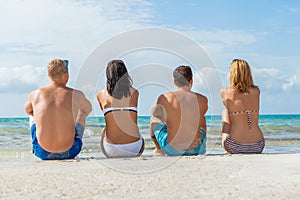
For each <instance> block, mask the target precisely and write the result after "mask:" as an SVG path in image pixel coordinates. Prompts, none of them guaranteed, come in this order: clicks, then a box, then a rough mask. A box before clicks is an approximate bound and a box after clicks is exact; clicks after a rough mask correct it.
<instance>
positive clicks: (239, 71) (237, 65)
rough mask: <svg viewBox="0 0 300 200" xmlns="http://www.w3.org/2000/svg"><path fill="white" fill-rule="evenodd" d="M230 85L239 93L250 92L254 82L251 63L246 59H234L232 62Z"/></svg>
mask: <svg viewBox="0 0 300 200" xmlns="http://www.w3.org/2000/svg"><path fill="white" fill-rule="evenodd" d="M230 87H231V88H232V89H234V90H236V91H237V92H238V93H248V92H249V91H248V89H249V88H250V87H255V88H257V86H256V85H254V83H253V79H252V75H251V70H250V66H249V64H248V63H247V62H246V61H245V60H240V59H234V60H233V61H232V63H231V64H230Z"/></svg>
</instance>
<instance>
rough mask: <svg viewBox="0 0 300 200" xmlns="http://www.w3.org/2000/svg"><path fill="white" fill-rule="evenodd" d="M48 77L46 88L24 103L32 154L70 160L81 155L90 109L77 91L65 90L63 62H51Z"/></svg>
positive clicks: (65, 79) (67, 73)
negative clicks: (28, 122) (29, 123)
mask: <svg viewBox="0 0 300 200" xmlns="http://www.w3.org/2000/svg"><path fill="white" fill-rule="evenodd" d="M48 76H49V78H50V80H51V83H50V85H49V86H47V87H43V88H40V89H37V90H35V91H33V92H31V93H30V94H29V96H28V100H27V102H26V103H25V111H26V112H27V113H28V114H29V115H30V116H31V117H30V118H32V119H33V124H32V125H31V137H32V150H33V153H34V154H35V155H36V156H37V157H39V158H40V159H42V160H61V159H72V158H74V157H76V156H77V155H78V154H79V153H80V151H81V147H82V136H83V132H84V127H85V120H86V117H87V116H88V114H89V113H90V112H91V110H92V106H91V104H90V102H89V101H88V100H87V98H86V97H85V95H84V94H83V93H82V92H81V91H78V90H74V89H72V88H69V87H67V86H66V84H67V82H68V80H69V70H68V61H67V60H60V59H54V60H52V61H51V62H50V63H49V64H48Z"/></svg>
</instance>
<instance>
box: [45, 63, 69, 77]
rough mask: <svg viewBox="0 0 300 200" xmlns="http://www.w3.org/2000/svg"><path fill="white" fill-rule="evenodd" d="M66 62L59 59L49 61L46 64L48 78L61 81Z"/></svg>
mask: <svg viewBox="0 0 300 200" xmlns="http://www.w3.org/2000/svg"><path fill="white" fill-rule="evenodd" d="M65 67H66V62H65V61H64V60H61V59H54V60H51V61H50V62H49V64H48V76H49V77H50V78H51V79H52V80H61V79H62V76H63V74H64V73H65V72H64V70H65Z"/></svg>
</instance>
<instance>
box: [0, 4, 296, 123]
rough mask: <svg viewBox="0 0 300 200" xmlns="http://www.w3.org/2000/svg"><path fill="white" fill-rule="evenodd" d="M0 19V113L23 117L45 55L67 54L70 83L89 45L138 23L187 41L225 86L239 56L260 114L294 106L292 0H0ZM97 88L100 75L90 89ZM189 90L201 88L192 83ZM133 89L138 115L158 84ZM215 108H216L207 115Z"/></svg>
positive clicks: (131, 62) (42, 77)
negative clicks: (138, 90) (254, 89)
mask: <svg viewBox="0 0 300 200" xmlns="http://www.w3.org/2000/svg"><path fill="white" fill-rule="evenodd" d="M0 24H1V32H0V98H1V103H2V106H1V107H0V116H10V117H13V116H26V115H25V112H24V109H23V105H24V102H25V101H26V99H27V95H28V93H29V92H30V91H32V90H34V89H36V88H38V87H42V86H45V85H47V84H48V83H49V80H48V77H47V71H46V67H47V63H48V62H49V61H50V60H51V59H53V58H68V59H69V60H70V65H71V66H70V75H71V78H70V82H69V84H68V85H69V86H71V87H72V86H74V83H75V82H76V77H77V76H78V73H79V71H80V68H81V66H82V65H83V63H84V62H85V60H86V59H87V57H88V56H89V55H90V53H91V52H92V51H93V50H94V49H96V48H97V47H98V46H99V45H101V44H102V43H103V42H104V41H107V40H109V39H110V38H112V37H114V36H116V35H119V34H122V33H124V32H126V31H128V30H135V29H139V28H146V27H157V28H167V29H170V30H174V31H177V32H179V33H181V34H184V35H186V36H187V37H189V38H190V39H191V40H193V41H195V42H196V43H197V44H199V46H201V47H202V48H203V49H204V50H205V51H206V53H207V55H208V56H209V57H210V59H211V60H212V61H213V63H214V64H215V67H216V68H217V70H218V73H219V74H220V75H221V77H222V79H223V82H224V85H225V86H228V82H229V81H228V69H229V64H230V62H231V60H232V59H234V58H242V59H246V60H247V61H248V62H249V64H250V65H251V67H252V72H253V76H254V81H255V83H256V84H257V85H258V86H259V87H260V89H261V113H262V114H268V113H300V103H299V99H300V92H299V91H300V68H299V63H300V62H299V61H300V46H299V44H300V2H299V1H297V0H293V1H292V0H285V1H284V0H282V1H280V0H278V1H273V0H253V1H238V0H228V1H223V0H218V1H215V0H211V1H208V0H207V1H204V0H195V1H159V0H155V1H146V0H133V1H119V0H116V1H109V0H103V1H100V0H98V1H97V0H89V1H80V0H77V1H71V0H65V1H61V0H43V1H38V0H24V1H21V0H11V1H1V7H0ZM145 39H147V38H145ZM160 55H161V56H160V60H155V62H161V63H164V64H166V65H168V66H174V67H176V65H177V63H178V64H179V62H183V61H180V60H178V59H175V58H173V57H172V56H168V55H164V54H160ZM145 57H147V59H145ZM156 57H158V56H157V55H156V54H155V53H153V54H146V55H144V57H141V56H128V58H127V60H125V62H126V64H127V67H128V68H129V70H130V69H134V68H135V67H136V65H137V63H138V64H139V65H141V64H142V63H143V61H144V60H151V59H152V58H153V59H154V58H156ZM124 59H126V57H124ZM135 59H140V60H139V61H137V60H135ZM175 61H176V62H175ZM180 64H183V63H180ZM166 76H169V75H166ZM133 81H135V80H133ZM195 82H196V83H197V81H195ZM102 87H104V84H103V82H102V83H101V81H100V83H99V85H98V86H97V88H99V89H100V88H102ZM194 89H195V90H196V91H197V92H203V93H204V94H206V93H205V91H202V90H201V87H200V86H199V85H198V86H197V85H195V87H194ZM141 90H142V92H141V97H140V103H139V105H140V108H139V109H140V114H142V115H149V112H150V110H151V105H152V104H153V103H154V102H155V99H156V98H157V96H158V95H159V93H160V92H164V91H165V90H164V89H157V88H156V92H153V88H152V89H151V87H148V88H146V89H145V88H141ZM154 91H155V90H154ZM90 100H91V101H92V102H93V107H94V110H95V115H97V114H99V115H100V114H101V113H100V111H99V108H97V104H96V103H95V99H94V98H93V97H91V99H90ZM209 112H211V110H209ZM220 112H221V111H220V110H219V109H217V111H216V113H215V114H218V113H220Z"/></svg>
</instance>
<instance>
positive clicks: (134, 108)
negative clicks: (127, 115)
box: [103, 107, 137, 115]
mask: <svg viewBox="0 0 300 200" xmlns="http://www.w3.org/2000/svg"><path fill="white" fill-rule="evenodd" d="M114 111H132V112H136V113H137V107H120V108H104V109H103V114H104V115H106V114H107V113H110V112H114Z"/></svg>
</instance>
